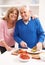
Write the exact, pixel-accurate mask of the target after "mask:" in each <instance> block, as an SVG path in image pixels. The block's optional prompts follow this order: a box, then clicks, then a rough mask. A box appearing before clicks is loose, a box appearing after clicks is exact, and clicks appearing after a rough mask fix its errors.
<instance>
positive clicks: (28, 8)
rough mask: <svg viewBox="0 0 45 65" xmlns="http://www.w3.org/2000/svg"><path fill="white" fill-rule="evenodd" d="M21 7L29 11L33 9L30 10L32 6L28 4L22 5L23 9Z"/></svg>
mask: <svg viewBox="0 0 45 65" xmlns="http://www.w3.org/2000/svg"><path fill="white" fill-rule="evenodd" d="M21 8H26V9H27V10H28V11H31V10H30V7H29V6H27V5H24V6H21V7H20V9H21Z"/></svg>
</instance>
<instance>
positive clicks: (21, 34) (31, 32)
mask: <svg viewBox="0 0 45 65" xmlns="http://www.w3.org/2000/svg"><path fill="white" fill-rule="evenodd" d="M20 15H21V17H22V19H20V20H18V22H17V23H16V28H15V31H14V40H16V42H18V43H19V47H21V48H26V47H29V48H33V47H35V46H36V47H37V49H38V50H40V49H42V43H43V41H44V31H43V29H42V26H41V24H40V21H39V19H38V18H34V19H33V18H32V17H31V16H30V10H29V9H28V8H27V7H25V6H23V7H21V8H20Z"/></svg>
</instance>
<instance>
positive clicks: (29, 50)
mask: <svg viewBox="0 0 45 65" xmlns="http://www.w3.org/2000/svg"><path fill="white" fill-rule="evenodd" d="M31 50H32V49H27V52H28V53H32V54H38V53H41V50H40V51H36V52H32V51H31Z"/></svg>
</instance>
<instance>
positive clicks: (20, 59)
mask: <svg viewBox="0 0 45 65" xmlns="http://www.w3.org/2000/svg"><path fill="white" fill-rule="evenodd" d="M18 59H19V61H22V62H27V61H30V59H31V56H30V59H26V60H24V59H22V58H20V54H19V55H18Z"/></svg>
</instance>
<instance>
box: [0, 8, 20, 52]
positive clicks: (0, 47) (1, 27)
mask: <svg viewBox="0 0 45 65" xmlns="http://www.w3.org/2000/svg"><path fill="white" fill-rule="evenodd" d="M18 14H19V11H18V9H17V8H15V7H12V8H10V9H9V10H8V11H7V14H6V16H5V17H4V18H3V19H2V20H0V51H1V53H3V52H5V51H6V50H7V51H10V50H12V47H14V45H15V41H14V39H13V31H14V26H15V24H16V22H17V19H18Z"/></svg>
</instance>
